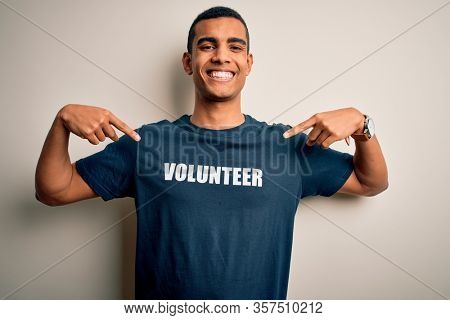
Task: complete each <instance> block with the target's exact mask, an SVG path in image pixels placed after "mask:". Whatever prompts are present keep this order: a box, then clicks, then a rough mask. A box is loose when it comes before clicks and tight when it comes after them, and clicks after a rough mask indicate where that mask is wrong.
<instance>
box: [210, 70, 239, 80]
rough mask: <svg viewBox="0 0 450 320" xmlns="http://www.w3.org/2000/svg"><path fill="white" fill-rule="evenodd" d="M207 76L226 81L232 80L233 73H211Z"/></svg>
mask: <svg viewBox="0 0 450 320" xmlns="http://www.w3.org/2000/svg"><path fill="white" fill-rule="evenodd" d="M209 76H210V77H212V78H218V79H224V80H228V79H231V78H233V73H232V72H229V71H211V72H210V73H209Z"/></svg>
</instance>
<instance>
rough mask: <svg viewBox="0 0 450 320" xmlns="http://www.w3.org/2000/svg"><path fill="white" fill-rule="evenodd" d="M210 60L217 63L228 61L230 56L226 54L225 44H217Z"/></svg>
mask: <svg viewBox="0 0 450 320" xmlns="http://www.w3.org/2000/svg"><path fill="white" fill-rule="evenodd" d="M211 62H213V63H217V64H223V63H229V62H230V58H229V56H228V49H227V46H223V45H222V46H218V47H217V48H216V50H215V51H214V54H213V55H212V58H211Z"/></svg>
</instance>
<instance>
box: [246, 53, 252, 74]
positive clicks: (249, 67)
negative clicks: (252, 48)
mask: <svg viewBox="0 0 450 320" xmlns="http://www.w3.org/2000/svg"><path fill="white" fill-rule="evenodd" d="M252 66H253V54H252V53H249V54H247V72H246V74H245V75H246V76H248V75H249V74H250V71H252Z"/></svg>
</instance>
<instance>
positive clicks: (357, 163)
mask: <svg viewBox="0 0 450 320" xmlns="http://www.w3.org/2000/svg"><path fill="white" fill-rule="evenodd" d="M355 144H356V150H355V155H354V157H353V164H354V170H355V174H356V176H357V178H358V180H359V182H360V183H361V185H363V186H364V187H365V188H366V189H367V190H369V193H371V194H376V193H379V192H381V191H383V190H385V189H386V188H387V187H388V171H387V165H386V162H385V160H384V157H383V152H382V151H381V147H380V144H379V142H378V139H377V137H376V136H375V135H374V136H373V137H372V138H371V139H370V140H368V141H355Z"/></svg>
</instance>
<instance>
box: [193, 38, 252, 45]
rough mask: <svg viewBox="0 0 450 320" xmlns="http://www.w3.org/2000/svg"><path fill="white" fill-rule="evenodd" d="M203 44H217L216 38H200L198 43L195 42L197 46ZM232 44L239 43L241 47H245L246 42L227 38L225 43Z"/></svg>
mask: <svg viewBox="0 0 450 320" xmlns="http://www.w3.org/2000/svg"><path fill="white" fill-rule="evenodd" d="M204 42H211V43H217V39H216V38H213V37H203V38H200V39H198V41H197V46H199V45H201V44H202V43H204ZM233 42H237V43H240V44H242V45H244V46H246V45H247V42H246V41H245V40H243V39H241V38H236V37H231V38H228V39H227V43H233Z"/></svg>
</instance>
